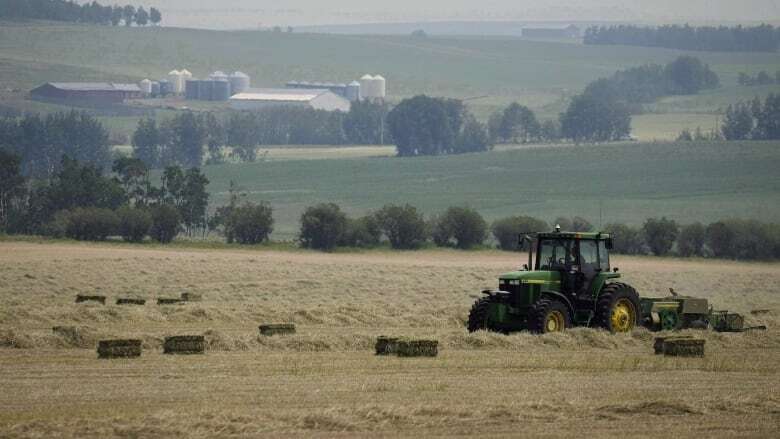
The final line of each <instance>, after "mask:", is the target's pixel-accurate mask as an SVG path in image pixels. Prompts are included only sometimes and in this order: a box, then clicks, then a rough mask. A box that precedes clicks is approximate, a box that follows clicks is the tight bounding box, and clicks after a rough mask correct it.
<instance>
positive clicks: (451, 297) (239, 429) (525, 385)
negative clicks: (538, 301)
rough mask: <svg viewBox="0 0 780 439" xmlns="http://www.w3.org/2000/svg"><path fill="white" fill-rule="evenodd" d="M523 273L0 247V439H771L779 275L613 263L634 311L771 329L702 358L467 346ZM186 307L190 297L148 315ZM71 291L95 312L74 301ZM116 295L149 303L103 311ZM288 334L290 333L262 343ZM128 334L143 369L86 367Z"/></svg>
mask: <svg viewBox="0 0 780 439" xmlns="http://www.w3.org/2000/svg"><path fill="white" fill-rule="evenodd" d="M521 264H522V256H521V255H514V254H508V253H502V252H456V251H438V250H437V251H422V252H411V253H394V252H366V253H361V254H321V253H310V252H282V251H246V250H240V249H237V250H182V249H156V248H133V247H130V246H117V245H80V244H32V243H14V242H2V243H0V370H2V374H0V389H3V391H2V392H0V437H5V436H9V437H52V436H66V437H67V436H72V437H84V436H92V437H111V436H115V437H133V436H142V437H223V436H235V437H253V436H257V435H263V434H264V435H268V436H275V437H278V436H306V437H310V436H328V437H330V436H333V435H336V434H339V435H342V434H343V435H347V436H366V435H371V436H411V435H415V436H420V435H422V436H432V435H441V436H451V435H469V436H473V435H477V434H480V435H484V436H517V435H518V434H522V435H527V436H571V435H581V434H582V433H587V434H589V435H591V436H621V435H625V433H626V429H629V430H630V432H631V434H632V435H638V436H645V435H646V436H656V437H657V436H658V435H674V436H682V437H692V436H712V435H717V436H757V437H762V436H763V437H768V436H772V435H774V434H776V429H777V426H778V425H780V397H778V395H780V384H778V383H780V372H779V371H778V370H779V368H778V367H777V364H778V363H780V331H778V330H777V329H775V328H777V324H778V323H780V264H762V263H759V264H747V263H735V262H730V261H684V260H675V259H656V258H622V257H615V258H614V260H613V265H616V266H618V267H620V271H621V272H622V273H624V274H625V278H626V279H625V280H626V281H627V282H629V283H631V284H632V285H634V286H635V287H636V288H637V289H638V290H639V291H640V293H641V294H643V295H646V296H663V295H665V294H666V292H667V291H668V287H673V288H675V290H677V291H678V292H680V293H684V294H692V295H699V296H702V297H708V298H710V299H711V301H712V302H713V304H714V305H715V306H716V308H728V309H731V310H735V311H739V312H743V313H746V314H747V315H748V316H749V322H750V323H753V324H767V325H769V326H770V330H769V331H767V332H754V333H746V334H715V333H707V334H704V337H705V338H706V339H707V355H706V356H705V358H701V359H674V358H663V357H658V356H655V355H653V353H652V338H653V336H654V335H653V334H650V333H648V332H647V331H644V330H639V331H636V332H635V333H633V334H631V335H624V336H613V335H609V334H606V333H603V332H601V331H596V330H590V329H578V330H573V331H570V332H568V333H566V334H551V335H545V336H531V335H528V334H516V335H512V336H508V337H507V336H501V335H494V334H475V335H469V334H467V333H466V331H465V330H464V329H463V328H462V324H463V320H464V318H465V315H466V313H467V312H468V307H469V306H470V304H471V302H473V300H474V297H478V291H479V290H481V289H483V288H487V287H494V286H495V279H496V278H497V276H498V275H499V274H500V273H501V272H504V271H508V270H511V269H512V268H513V267H517V266H519V265H521ZM182 292H195V293H201V294H203V296H204V300H203V302H198V303H188V304H185V305H177V306H158V305H156V304H155V303H154V301H155V299H156V298H158V297H172V296H178V295H179V294H180V293H182ZM78 293H89V294H104V295H106V296H107V297H108V299H109V304H108V305H106V306H100V305H92V304H75V303H73V300H74V298H75V295H76V294H78ZM119 296H122V297H125V296H127V297H141V298H146V299H148V302H147V304H146V305H145V306H143V307H124V306H122V307H120V306H116V305H112V304H113V301H114V300H115V298H116V297H119ZM757 309H762V310H768V313H765V314H760V315H752V314H750V311H751V310H757ZM286 321H293V322H295V323H296V324H297V326H298V329H299V331H298V334H296V335H294V336H290V337H273V338H266V337H264V338H260V337H258V336H257V325H258V324H261V323H267V322H286ZM55 325H69V326H75V327H76V331H77V337H76V338H75V339H71V338H67V337H63V336H60V335H55V334H53V333H52V332H51V327H52V326H55ZM191 333H197V334H202V333H205V334H206V337H207V342H208V346H207V352H206V354H205V355H203V356H192V357H170V356H164V355H162V354H161V353H160V351H161V349H160V344H161V341H162V338H163V337H164V336H167V335H177V334H191ZM380 334H401V335H411V336H430V337H436V338H437V339H439V341H440V342H441V354H440V356H439V357H438V358H435V359H399V358H378V357H375V356H373V355H372V352H371V350H372V346H373V340H374V337H375V336H376V335H380ZM125 336H131V337H138V338H141V339H143V340H144V347H145V350H144V354H143V356H142V357H141V358H140V359H136V360H109V361H106V360H97V358H96V354H95V351H94V343H95V341H96V340H97V339H100V338H110V337H125Z"/></svg>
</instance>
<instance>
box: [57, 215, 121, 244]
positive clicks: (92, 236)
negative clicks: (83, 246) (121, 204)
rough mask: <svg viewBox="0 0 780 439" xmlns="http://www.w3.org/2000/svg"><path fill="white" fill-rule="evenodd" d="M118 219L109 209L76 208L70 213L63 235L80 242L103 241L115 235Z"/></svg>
mask: <svg viewBox="0 0 780 439" xmlns="http://www.w3.org/2000/svg"><path fill="white" fill-rule="evenodd" d="M118 226H119V218H118V217H117V215H116V213H114V211H113V210H111V209H103V208H98V207H84V208H81V207H80V208H76V209H73V210H72V211H70V215H69V217H68V220H67V227H66V231H65V234H66V235H67V236H68V237H69V238H73V239H78V240H80V241H104V240H105V239H106V238H108V237H109V236H111V235H115V234H116V232H117V228H118Z"/></svg>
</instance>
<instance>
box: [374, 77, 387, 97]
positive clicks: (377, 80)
mask: <svg viewBox="0 0 780 439" xmlns="http://www.w3.org/2000/svg"><path fill="white" fill-rule="evenodd" d="M373 85H374V90H373V92H374V95H375V96H374V97H375V98H376V99H384V98H385V96H387V80H386V79H385V77H384V76H382V75H376V76H374V81H373Z"/></svg>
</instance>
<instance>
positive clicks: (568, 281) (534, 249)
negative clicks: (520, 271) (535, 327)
mask: <svg viewBox="0 0 780 439" xmlns="http://www.w3.org/2000/svg"><path fill="white" fill-rule="evenodd" d="M534 244H535V245H532V246H531V250H530V252H529V254H528V260H529V264H528V265H527V266H526V267H529V268H528V270H530V269H531V267H532V268H533V270H534V271H554V272H558V273H560V280H561V292H562V293H564V294H566V295H567V296H570V297H571V298H572V299H574V300H588V299H589V298H592V297H593V295H592V294H591V293H592V288H591V287H593V283H594V281H596V279H597V278H598V277H599V276H598V275H600V274H602V273H609V272H610V265H609V250H610V249H611V248H612V238H610V236H609V235H607V234H604V233H578V232H575V233H570V232H561V231H560V230H559V229H558V228H556V231H555V232H552V233H539V234H538V235H537V237H536V240H535V241H534ZM534 254H535V255H536V258H534ZM614 277H619V275H614Z"/></svg>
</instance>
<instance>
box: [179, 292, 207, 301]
mask: <svg viewBox="0 0 780 439" xmlns="http://www.w3.org/2000/svg"><path fill="white" fill-rule="evenodd" d="M181 300H183V301H185V302H200V301H202V300H203V295H202V294H198V293H181Z"/></svg>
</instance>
